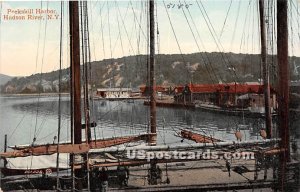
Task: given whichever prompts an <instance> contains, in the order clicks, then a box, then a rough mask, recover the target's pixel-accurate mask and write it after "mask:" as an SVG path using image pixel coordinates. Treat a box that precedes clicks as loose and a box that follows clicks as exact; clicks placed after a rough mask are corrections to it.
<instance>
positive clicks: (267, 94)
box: [259, 0, 272, 139]
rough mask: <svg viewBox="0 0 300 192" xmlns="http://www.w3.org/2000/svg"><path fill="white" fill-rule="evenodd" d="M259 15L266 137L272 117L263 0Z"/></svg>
mask: <svg viewBox="0 0 300 192" xmlns="http://www.w3.org/2000/svg"><path fill="white" fill-rule="evenodd" d="M259 16H260V34H261V35H260V39H261V62H262V68H263V82H264V98H265V122H266V133H267V138H268V139H270V138H271V137H272V117H271V107H270V103H271V102H270V82H269V67H268V63H267V45H266V27H265V14H264V0H259Z"/></svg>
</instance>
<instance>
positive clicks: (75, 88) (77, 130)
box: [69, 1, 82, 190]
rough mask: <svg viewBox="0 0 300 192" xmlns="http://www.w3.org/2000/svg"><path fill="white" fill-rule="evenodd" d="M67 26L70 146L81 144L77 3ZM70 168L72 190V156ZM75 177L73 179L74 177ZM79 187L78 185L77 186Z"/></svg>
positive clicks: (73, 181) (76, 175)
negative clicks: (68, 44)
mask: <svg viewBox="0 0 300 192" xmlns="http://www.w3.org/2000/svg"><path fill="white" fill-rule="evenodd" d="M69 15H70V16H69V25H70V62H71V66H70V68H71V106H72V107H71V109H72V110H71V135H72V136H73V137H72V144H81V143H82V141H81V134H82V132H81V103H80V102H81V90H80V42H79V41H80V39H79V13H78V1H70V2H69ZM70 161H71V167H72V190H73V189H75V188H76V186H75V184H76V183H78V182H80V181H76V182H75V180H74V178H75V177H80V173H79V171H78V170H74V155H71V157H70ZM74 176H75V177H74ZM79 186H80V185H79Z"/></svg>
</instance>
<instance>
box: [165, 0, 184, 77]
mask: <svg viewBox="0 0 300 192" xmlns="http://www.w3.org/2000/svg"><path fill="white" fill-rule="evenodd" d="M163 3H164V7H165V10H166V13H167V16H168V19H169V23H170V25H171V28H172V31H173V35H174V37H175V40H176V44H177V47H178V49H179V52H180V56H181V58H182V60H183V63H184V65H185V66H186V65H187V63H186V60H185V58H184V56H183V53H182V50H181V47H180V45H179V41H178V38H177V35H176V33H175V30H174V27H173V24H172V21H171V18H170V15H169V12H168V9H167V5H166V4H165V1H163ZM186 72H187V73H186V81H187V80H188V75H189V71H188V68H187V67H186Z"/></svg>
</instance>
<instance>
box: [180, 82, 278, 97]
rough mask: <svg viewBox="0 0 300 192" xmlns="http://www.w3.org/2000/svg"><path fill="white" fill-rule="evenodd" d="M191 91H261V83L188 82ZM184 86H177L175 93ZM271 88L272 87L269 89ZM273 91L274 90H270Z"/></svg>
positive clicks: (262, 90)
mask: <svg viewBox="0 0 300 192" xmlns="http://www.w3.org/2000/svg"><path fill="white" fill-rule="evenodd" d="M187 86H188V87H189V89H190V91H191V92H192V93H215V92H226V93H260V94H261V93H263V92H264V89H263V85H255V84H250V85H249V84H232V83H231V84H188V85H187ZM184 87H185V86H177V87H176V89H177V93H181V92H182V91H183V89H184ZM271 90H272V89H271ZM272 91H274V90H272Z"/></svg>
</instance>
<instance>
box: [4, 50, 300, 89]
mask: <svg viewBox="0 0 300 192" xmlns="http://www.w3.org/2000/svg"><path fill="white" fill-rule="evenodd" d="M269 61H274V62H273V63H274V64H272V65H270V73H271V75H270V80H271V82H272V83H274V82H275V81H276V79H278V78H277V76H276V65H277V64H276V58H275V57H270V58H269ZM289 63H290V75H291V80H299V79H300V78H299V77H300V67H299V68H297V69H298V71H297V70H296V66H300V58H299V57H290V59H289ZM155 68H156V70H155V76H156V82H157V84H158V85H162V84H164V85H178V84H186V83H189V82H191V81H192V82H193V83H207V84H209V83H219V82H223V83H224V82H235V81H236V82H240V83H243V82H258V80H259V79H260V78H261V73H262V71H261V66H260V55H249V54H235V53H219V52H218V53H217V52H212V53H207V52H202V53H192V54H184V55H181V54H169V55H166V54H159V55H156V67H155ZM91 74H92V75H91V76H92V78H91V79H92V83H91V84H92V86H93V88H103V87H110V86H111V87H138V86H140V85H142V84H146V83H147V78H148V75H147V56H146V55H137V56H126V57H122V58H117V59H115V58H112V59H105V60H102V61H94V62H92V63H91ZM58 75H59V71H53V72H50V73H43V74H33V75H31V76H27V77H16V78H13V79H11V80H10V81H9V82H7V83H6V84H4V85H2V86H1V92H2V93H36V92H57V90H58ZM62 89H63V91H64V92H66V91H68V89H69V69H64V70H62Z"/></svg>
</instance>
